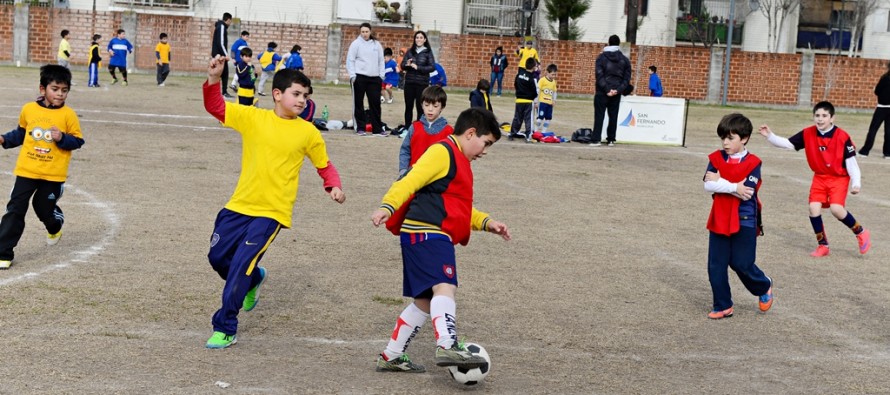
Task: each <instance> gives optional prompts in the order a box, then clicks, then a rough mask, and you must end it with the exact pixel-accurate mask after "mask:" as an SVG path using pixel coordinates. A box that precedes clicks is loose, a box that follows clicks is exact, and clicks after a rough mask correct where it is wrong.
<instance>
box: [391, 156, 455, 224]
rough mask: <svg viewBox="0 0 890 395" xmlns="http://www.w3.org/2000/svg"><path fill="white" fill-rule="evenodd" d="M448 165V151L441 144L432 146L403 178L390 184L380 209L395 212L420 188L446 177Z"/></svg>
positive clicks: (449, 163) (449, 162)
mask: <svg viewBox="0 0 890 395" xmlns="http://www.w3.org/2000/svg"><path fill="white" fill-rule="evenodd" d="M450 165H451V159H450V158H449V155H448V149H447V148H445V146H444V145H442V144H433V145H432V146H430V148H429V149H427V151H426V152H425V153H424V154H423V155H422V156H421V157H420V159H418V160H417V163H415V164H414V166H413V167H411V169H410V170H408V172H407V173H405V176H404V177H402V178H401V179H399V180H398V181H396V182H394V183H393V184H392V186H391V187H390V188H389V192H387V193H386V195H384V196H383V202H382V203H381V204H380V208H382V209H385V210H388V211H389V212H390V213H393V212H395V211H396V209H398V208H399V207H401V206H402V205H403V204H405V202H406V201H408V199H409V198H410V197H411V195H413V194H415V193H417V191H419V190H420V189H421V188H423V187H425V186H427V185H429V184H432V183H433V182H435V181H436V180H438V179H440V178H442V177H445V176H446V175H448V168H449V166H450Z"/></svg>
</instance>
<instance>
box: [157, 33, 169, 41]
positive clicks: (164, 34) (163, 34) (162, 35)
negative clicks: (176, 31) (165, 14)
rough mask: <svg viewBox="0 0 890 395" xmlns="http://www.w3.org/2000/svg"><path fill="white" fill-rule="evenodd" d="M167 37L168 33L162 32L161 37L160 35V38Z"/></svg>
mask: <svg viewBox="0 0 890 395" xmlns="http://www.w3.org/2000/svg"><path fill="white" fill-rule="evenodd" d="M165 38H167V33H161V35H160V37H158V39H159V40H163V39H165Z"/></svg>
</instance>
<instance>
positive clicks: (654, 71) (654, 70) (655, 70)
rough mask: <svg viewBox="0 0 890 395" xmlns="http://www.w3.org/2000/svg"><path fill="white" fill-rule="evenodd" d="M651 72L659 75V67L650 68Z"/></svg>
mask: <svg viewBox="0 0 890 395" xmlns="http://www.w3.org/2000/svg"><path fill="white" fill-rule="evenodd" d="M649 70H652V72H653V73H657V72H658V67H655V66H654V65H653V66H649Z"/></svg>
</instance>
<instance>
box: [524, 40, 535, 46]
mask: <svg viewBox="0 0 890 395" xmlns="http://www.w3.org/2000/svg"><path fill="white" fill-rule="evenodd" d="M525 45H535V42H534V41H532V40H527V41H526V42H525Z"/></svg>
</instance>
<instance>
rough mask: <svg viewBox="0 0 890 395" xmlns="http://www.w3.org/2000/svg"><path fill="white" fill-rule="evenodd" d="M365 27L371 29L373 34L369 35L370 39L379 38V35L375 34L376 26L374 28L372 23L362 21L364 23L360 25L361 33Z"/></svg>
mask: <svg viewBox="0 0 890 395" xmlns="http://www.w3.org/2000/svg"><path fill="white" fill-rule="evenodd" d="M363 27H366V28H368V30H370V31H371V36H370V37H368V39H369V40H376V39H377V35H376V34H374V28H372V27H371V24H370V23H368V22H365V23H362V24H361V25H360V26H359V27H358V31H359V34H361V32H362V28H363Z"/></svg>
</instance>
